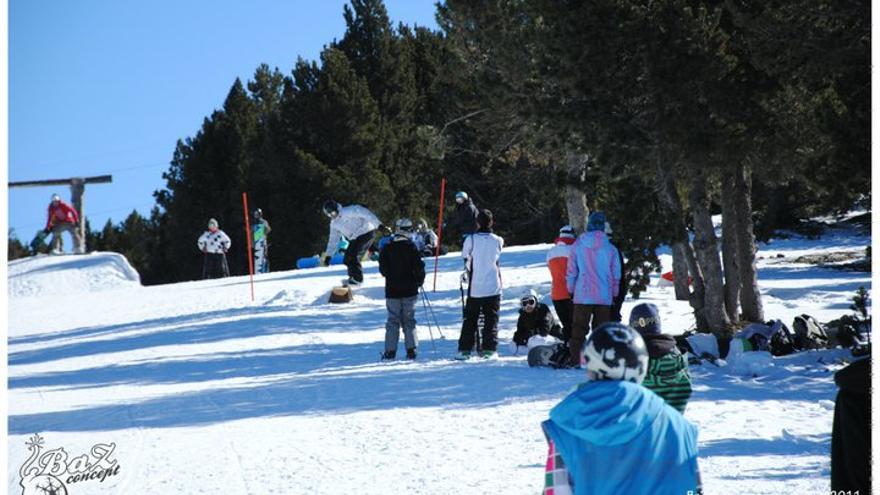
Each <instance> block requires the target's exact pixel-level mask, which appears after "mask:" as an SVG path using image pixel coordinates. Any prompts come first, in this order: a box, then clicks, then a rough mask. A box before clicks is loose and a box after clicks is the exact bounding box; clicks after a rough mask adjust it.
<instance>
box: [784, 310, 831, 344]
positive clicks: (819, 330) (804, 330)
mask: <svg viewBox="0 0 880 495" xmlns="http://www.w3.org/2000/svg"><path fill="white" fill-rule="evenodd" d="M791 326H792V327H794V346H795V348H797V349H824V348H827V347H828V333H826V332H825V327H823V326H822V324H821V323H819V322H818V321H816V319H815V318H813V317H812V316H810V315H808V314H802V315H800V316H795V317H794V321H793V322H792V324H791Z"/></svg>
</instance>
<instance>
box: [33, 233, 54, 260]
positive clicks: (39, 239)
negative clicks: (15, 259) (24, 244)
mask: <svg viewBox="0 0 880 495" xmlns="http://www.w3.org/2000/svg"><path fill="white" fill-rule="evenodd" d="M47 237H49V234H47V233H46V231H44V230H38V231H37V234H36V235H35V236H34V239H33V240H32V241H31V243H30V246H29V247H30V248H31V256H35V255H36V254H37V253H38V252H40V248H41V247H43V246H44V245H46V238H47Z"/></svg>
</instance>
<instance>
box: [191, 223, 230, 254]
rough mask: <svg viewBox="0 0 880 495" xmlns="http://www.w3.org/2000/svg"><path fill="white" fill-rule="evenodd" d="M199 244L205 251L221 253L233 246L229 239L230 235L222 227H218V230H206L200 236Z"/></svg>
mask: <svg viewBox="0 0 880 495" xmlns="http://www.w3.org/2000/svg"><path fill="white" fill-rule="evenodd" d="M198 246H199V249H200V250H201V251H203V252H205V253H211V254H219V253H225V252H226V251H229V248H230V247H232V241H231V240H229V236H228V235H226V233H225V232H223V231H222V230H220V229H217V231H216V232H211V231H210V230H206V231H205V233H204V234H202V235H201V237H199V241H198Z"/></svg>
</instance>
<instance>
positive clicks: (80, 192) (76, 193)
mask: <svg viewBox="0 0 880 495" xmlns="http://www.w3.org/2000/svg"><path fill="white" fill-rule="evenodd" d="M109 182H113V176H112V175H96V176H94V177H71V178H69V179H47V180H26V181H17V182H10V183H9V187H10V188H13V187H40V186H70V200H71V202H72V203H73V207H74V208H76V211H77V213H79V233H80V236H81V237H82V240H83V243H85V240H86V217H85V215H84V214H83V213H84V211H85V210H84V209H83V196H85V194H86V184H106V183H109Z"/></svg>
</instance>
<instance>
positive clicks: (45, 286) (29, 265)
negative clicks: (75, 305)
mask: <svg viewBox="0 0 880 495" xmlns="http://www.w3.org/2000/svg"><path fill="white" fill-rule="evenodd" d="M140 283H141V277H140V275H138V272H137V271H136V270H135V269H134V268H132V266H131V265H130V264H129V263H128V260H127V259H125V256H122V255H121V254H119V253H109V252H94V253H91V254H88V255H82V256H76V255H62V256H49V255H39V256H35V257H31V258H24V259H19V260H15V261H11V262H9V285H8V286H7V294H8V295H9V298H10V299H17V298H24V297H43V296H51V295H60V294H78V293H83V292H98V291H105V290H110V289H121V288H126V287H133V286H140Z"/></svg>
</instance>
